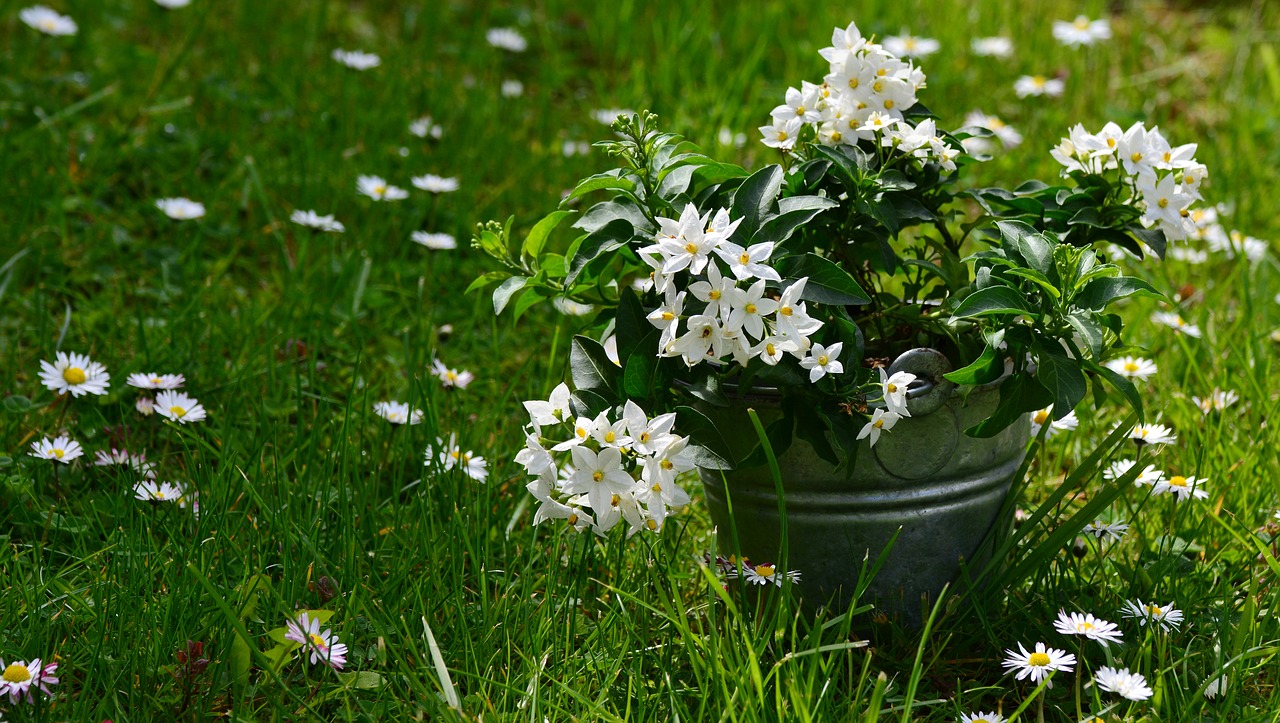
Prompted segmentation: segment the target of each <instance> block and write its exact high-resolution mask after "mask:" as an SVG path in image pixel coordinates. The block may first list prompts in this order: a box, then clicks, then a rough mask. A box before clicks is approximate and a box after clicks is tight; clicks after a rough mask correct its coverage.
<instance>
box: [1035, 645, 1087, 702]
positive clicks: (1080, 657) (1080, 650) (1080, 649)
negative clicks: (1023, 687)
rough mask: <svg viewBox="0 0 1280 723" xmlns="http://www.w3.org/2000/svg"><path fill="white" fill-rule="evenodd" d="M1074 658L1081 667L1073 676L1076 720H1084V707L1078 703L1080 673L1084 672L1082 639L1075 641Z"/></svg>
mask: <svg viewBox="0 0 1280 723" xmlns="http://www.w3.org/2000/svg"><path fill="white" fill-rule="evenodd" d="M1076 660H1077V661H1079V663H1080V667H1081V668H1082V670H1077V671H1076V676H1075V677H1076V681H1075V683H1076V685H1075V690H1076V720H1084V708H1083V707H1081V705H1080V679H1081V678H1082V677H1084V676H1082V675H1081V673H1083V672H1084V670H1083V668H1084V642H1083V641H1080V642H1077V643H1076ZM1042 702H1043V701H1042Z"/></svg>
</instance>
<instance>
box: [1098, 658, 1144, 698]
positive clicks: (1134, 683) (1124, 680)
mask: <svg viewBox="0 0 1280 723" xmlns="http://www.w3.org/2000/svg"><path fill="white" fill-rule="evenodd" d="M1093 682H1094V683H1096V684H1097V685H1098V687H1099V688H1101V689H1102V690H1105V691H1107V692H1108V693H1115V694H1116V695H1119V696H1120V697H1121V698H1125V699H1127V700H1135V701H1136V700H1146V699H1148V698H1150V697H1151V696H1152V695H1154V691H1152V690H1151V687H1150V686H1148V685H1147V679H1146V678H1143V677H1142V675H1141V674H1139V673H1130V672H1129V671H1128V670H1125V669H1123V668H1120V669H1117V668H1112V667H1109V666H1105V665H1104V666H1102V667H1101V668H1099V669H1098V672H1096V673H1094V674H1093Z"/></svg>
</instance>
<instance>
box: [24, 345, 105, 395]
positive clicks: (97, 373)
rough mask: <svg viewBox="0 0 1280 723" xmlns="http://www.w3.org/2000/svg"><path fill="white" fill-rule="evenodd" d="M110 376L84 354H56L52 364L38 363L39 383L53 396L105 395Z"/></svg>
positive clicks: (103, 368)
mask: <svg viewBox="0 0 1280 723" xmlns="http://www.w3.org/2000/svg"><path fill="white" fill-rule="evenodd" d="M110 380H111V375H110V374H108V373H107V368H106V367H104V366H102V365H101V364H99V363H98V362H96V361H93V360H92V359H90V358H89V357H88V356H86V355H84V354H76V353H75V352H72V353H71V354H67V353H65V352H58V354H57V356H56V357H55V358H54V361H53V363H52V364H50V363H49V362H47V361H41V362H40V382H41V383H42V384H44V386H45V387H46V388H47V389H49V390H50V391H52V392H54V393H55V394H66V393H68V392H70V393H71V396H73V397H79V396H80V395H82V394H98V395H102V394H106V393H107V387H108V386H110V385H109V384H108V382H109V381H110Z"/></svg>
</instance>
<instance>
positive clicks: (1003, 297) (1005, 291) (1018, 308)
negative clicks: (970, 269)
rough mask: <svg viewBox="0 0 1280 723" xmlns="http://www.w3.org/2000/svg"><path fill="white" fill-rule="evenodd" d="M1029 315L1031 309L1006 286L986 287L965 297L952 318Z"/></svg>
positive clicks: (1014, 290) (1017, 294)
mask: <svg viewBox="0 0 1280 723" xmlns="http://www.w3.org/2000/svg"><path fill="white" fill-rule="evenodd" d="M1030 313H1031V307H1029V306H1028V305H1027V302H1026V300H1025V299H1024V298H1023V296H1022V294H1021V293H1019V292H1018V291H1017V290H1016V289H1012V288H1009V287H1008V286H988V287H987V288H985V289H979V290H978V291H975V292H973V293H972V294H969V295H968V296H967V297H965V299H964V301H962V302H960V306H958V307H956V310H955V312H953V313H952V316H955V317H956V318H959V319H964V318H967V317H971V316H991V315H993V314H1030Z"/></svg>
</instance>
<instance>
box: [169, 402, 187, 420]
mask: <svg viewBox="0 0 1280 723" xmlns="http://www.w3.org/2000/svg"><path fill="white" fill-rule="evenodd" d="M169 413H170V414H172V415H173V416H175V417H177V418H179V419H181V418H183V417H185V416H187V410H185V409H183V408H182V407H179V406H177V405H174V406H172V407H169Z"/></svg>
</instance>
